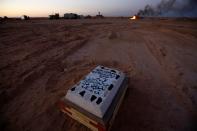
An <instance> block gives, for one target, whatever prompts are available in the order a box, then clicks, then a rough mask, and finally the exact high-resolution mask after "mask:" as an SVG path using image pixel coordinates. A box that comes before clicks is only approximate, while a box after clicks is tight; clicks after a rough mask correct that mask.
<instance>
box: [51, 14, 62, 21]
mask: <svg viewBox="0 0 197 131" xmlns="http://www.w3.org/2000/svg"><path fill="white" fill-rule="evenodd" d="M59 18H60V15H59V13H55V15H49V19H50V20H52V19H59Z"/></svg>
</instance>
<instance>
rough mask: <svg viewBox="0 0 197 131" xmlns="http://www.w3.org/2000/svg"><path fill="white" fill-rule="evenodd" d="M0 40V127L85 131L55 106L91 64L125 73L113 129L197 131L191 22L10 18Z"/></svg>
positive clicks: (195, 38) (196, 41)
mask: <svg viewBox="0 0 197 131" xmlns="http://www.w3.org/2000/svg"><path fill="white" fill-rule="evenodd" d="M0 43H1V44H0V103H1V108H0V115H1V117H0V126H1V129H2V130H36V131H39V130H40V131H43V130H76V131H78V130H88V129H87V128H86V127H84V126H83V125H81V124H79V123H77V122H75V121H74V120H72V119H70V118H69V117H67V116H64V115H63V114H62V113H61V112H60V111H59V110H58V109H57V107H56V102H57V101H58V100H59V99H60V98H61V97H63V96H64V95H65V93H66V91H67V90H68V88H69V87H71V86H72V85H73V84H74V83H76V82H78V81H79V80H80V79H81V78H82V77H84V76H85V75H86V74H87V73H88V72H89V71H91V69H93V68H94V67H95V66H97V65H104V66H108V67H112V68H117V69H119V70H122V71H124V72H125V73H126V74H127V75H128V76H129V90H128V92H127V95H126V97H125V99H124V102H123V104H122V106H121V108H120V110H119V112H118V115H117V117H116V120H115V122H114V126H113V127H112V130H137V131H140V130H143V131H144V130H147V131H153V130H155V131H163V130H169V131H181V130H186V131H188V130H196V125H197V119H196V118H197V117H196V110H197V106H196V105H197V59H196V58H197V21H196V20H195V21H192V20H175V19H171V20H159V19H158V20H156V19H154V20H151V19H149V20H148V19H141V20H136V21H131V20H127V19H101V20H97V19H90V20H54V21H53V20H51V21H50V20H30V21H12V22H7V23H4V24H1V25H0Z"/></svg>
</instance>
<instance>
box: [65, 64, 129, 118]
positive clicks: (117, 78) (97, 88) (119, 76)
mask: <svg viewBox="0 0 197 131" xmlns="http://www.w3.org/2000/svg"><path fill="white" fill-rule="evenodd" d="M124 79H125V75H124V73H122V72H120V71H117V70H114V69H110V68H107V67H103V66H97V67H96V68H95V69H94V70H93V71H92V72H90V73H89V74H88V75H87V76H86V77H85V79H83V80H81V81H80V82H79V83H78V84H76V85H74V86H73V87H72V88H71V89H70V90H68V92H67V94H66V96H65V99H66V100H69V101H70V102H72V103H74V104H76V105H77V106H79V107H81V108H83V109H85V110H87V111H88V112H90V113H92V114H94V115H96V116H98V117H99V118H102V117H103V116H104V114H105V112H106V111H107V109H108V107H109V106H110V104H111V102H112V100H113V98H114V97H115V95H116V93H117V91H118V89H119V88H120V85H121V83H122V82H123V80H124Z"/></svg>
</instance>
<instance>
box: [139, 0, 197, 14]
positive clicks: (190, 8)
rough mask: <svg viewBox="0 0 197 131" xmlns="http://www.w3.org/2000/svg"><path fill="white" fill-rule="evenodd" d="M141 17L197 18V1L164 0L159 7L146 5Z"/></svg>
mask: <svg viewBox="0 0 197 131" xmlns="http://www.w3.org/2000/svg"><path fill="white" fill-rule="evenodd" d="M138 15H139V16H166V17H197V0H162V1H161V2H160V3H159V4H158V5H157V6H155V7H153V6H151V5H146V6H145V8H144V10H140V11H139V12H138Z"/></svg>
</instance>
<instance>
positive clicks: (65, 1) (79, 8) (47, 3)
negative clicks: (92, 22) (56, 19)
mask: <svg viewBox="0 0 197 131" xmlns="http://www.w3.org/2000/svg"><path fill="white" fill-rule="evenodd" d="M159 2H160V0H0V16H8V17H19V16H21V15H23V14H25V15H29V16H30V17H36V16H37V17H40V16H45V17H47V16H48V15H49V14H52V13H60V15H61V16H62V15H63V14H64V13H78V14H83V15H88V14H89V15H96V14H97V13H98V12H99V11H100V12H101V13H102V14H103V15H104V16H130V15H133V14H135V13H136V12H137V11H138V10H139V9H142V8H144V6H145V5H147V4H150V5H155V4H157V3H159Z"/></svg>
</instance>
